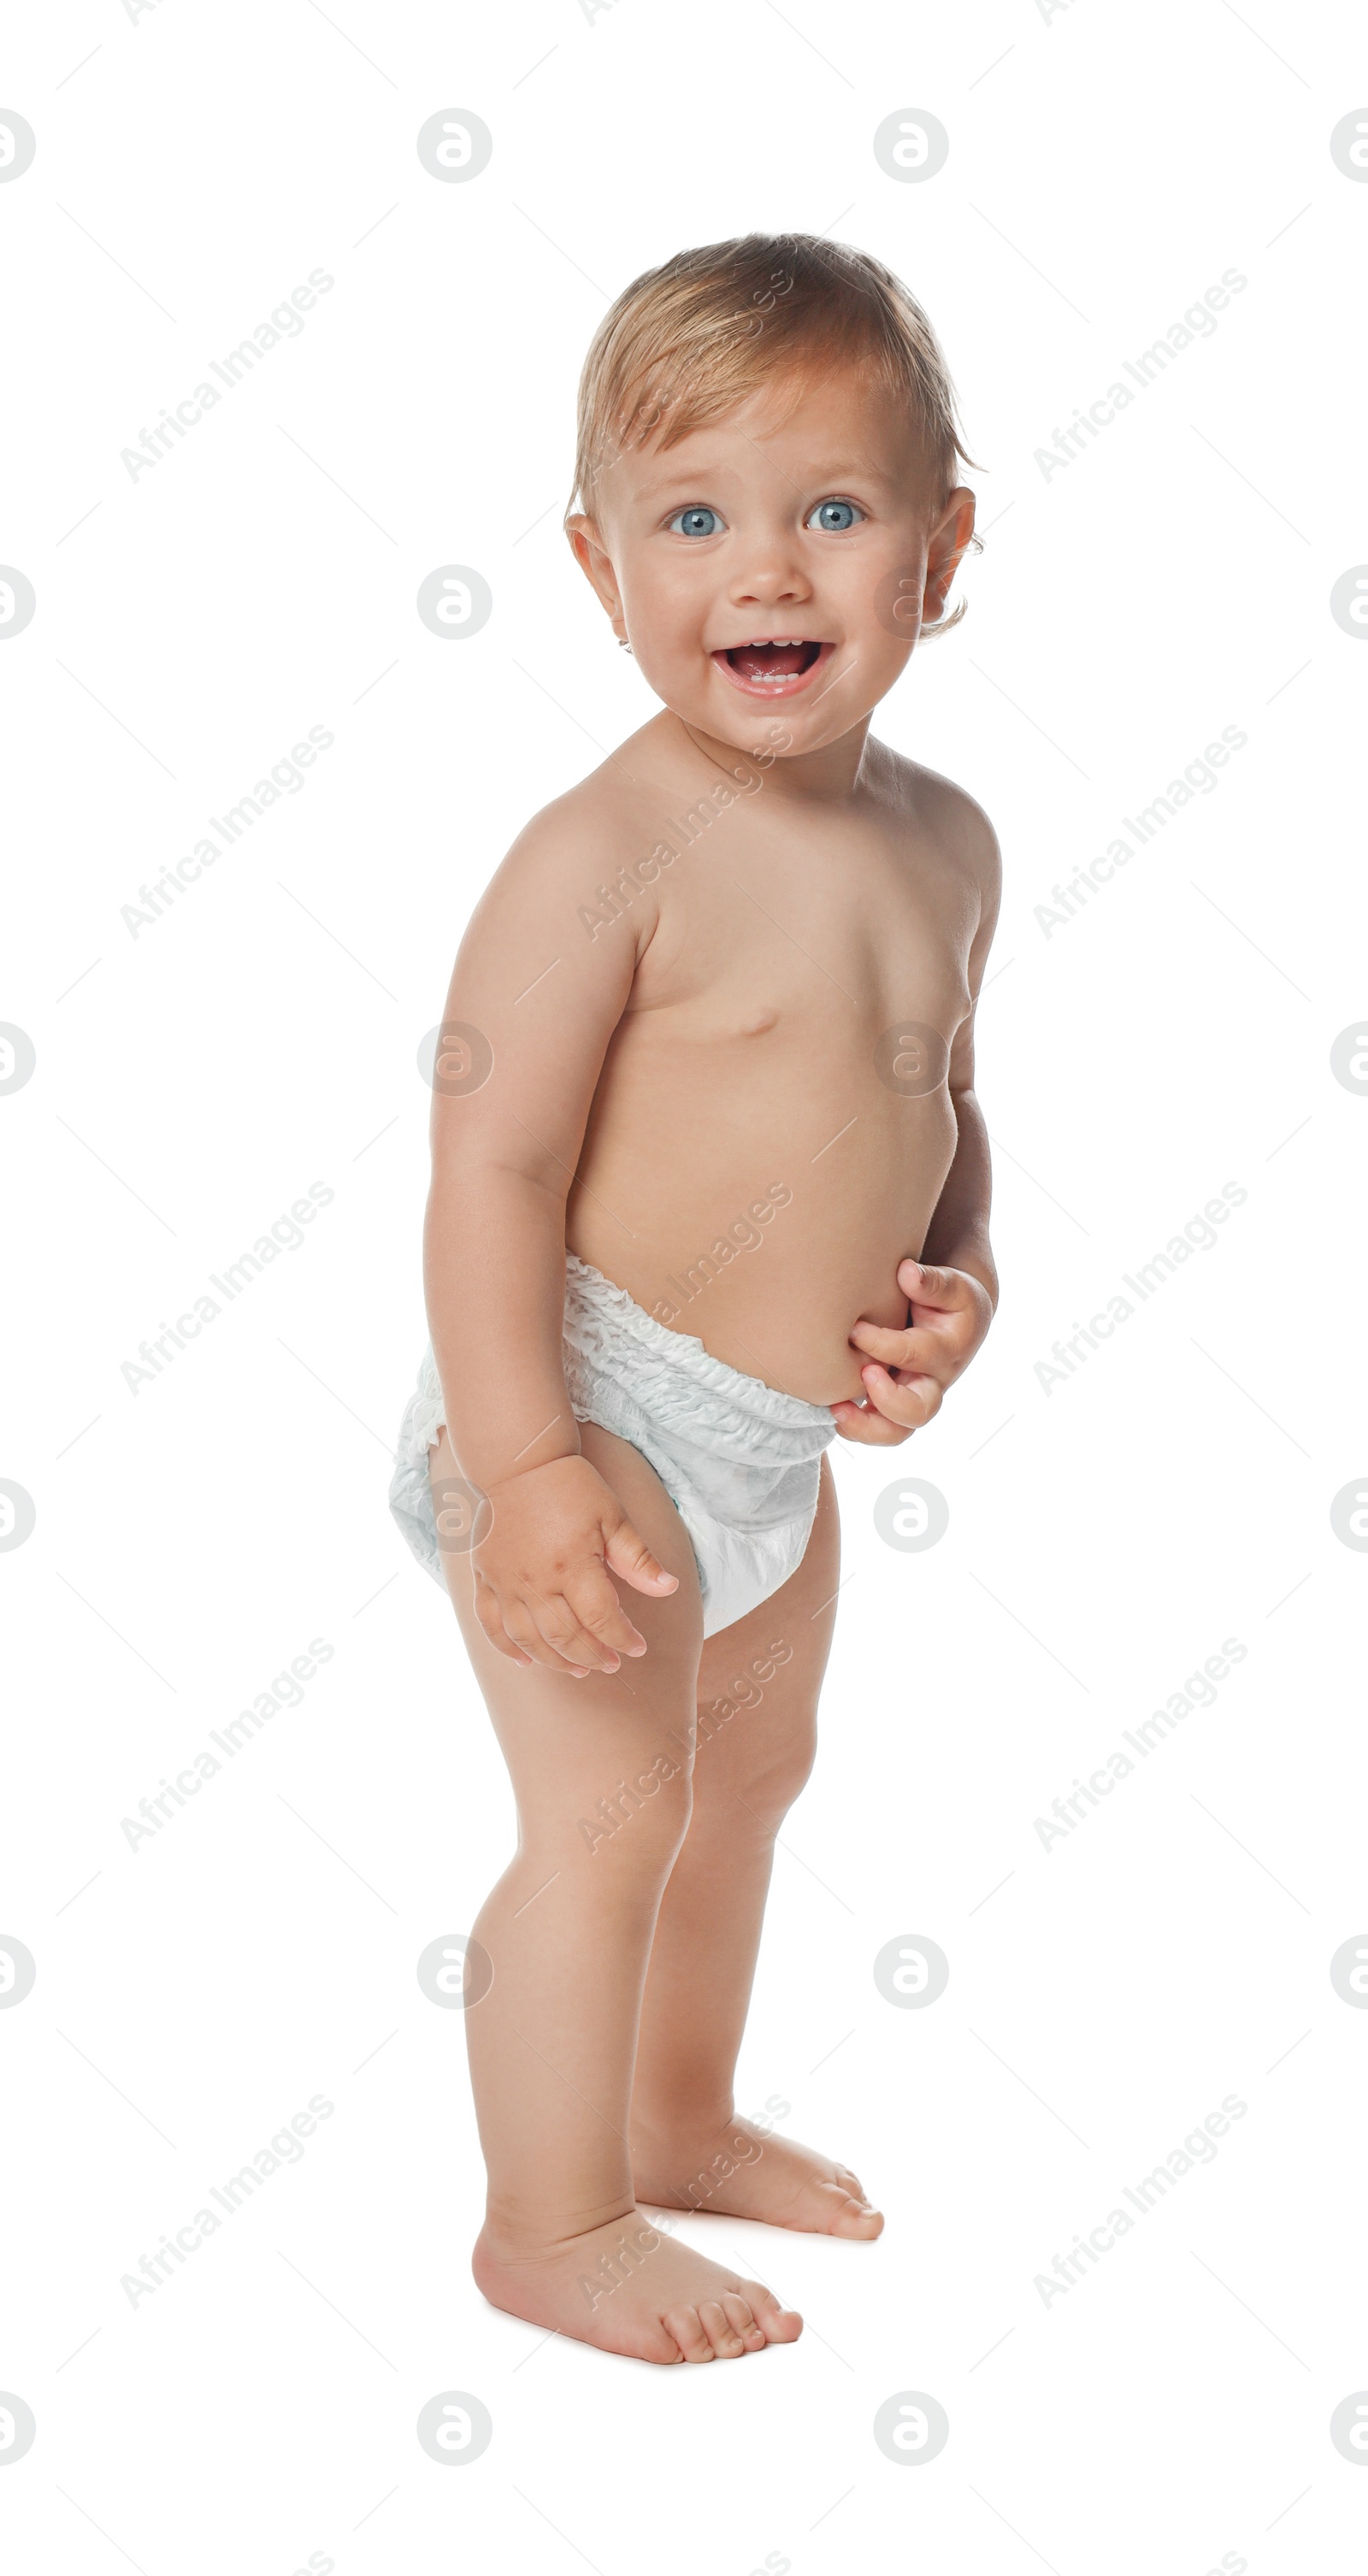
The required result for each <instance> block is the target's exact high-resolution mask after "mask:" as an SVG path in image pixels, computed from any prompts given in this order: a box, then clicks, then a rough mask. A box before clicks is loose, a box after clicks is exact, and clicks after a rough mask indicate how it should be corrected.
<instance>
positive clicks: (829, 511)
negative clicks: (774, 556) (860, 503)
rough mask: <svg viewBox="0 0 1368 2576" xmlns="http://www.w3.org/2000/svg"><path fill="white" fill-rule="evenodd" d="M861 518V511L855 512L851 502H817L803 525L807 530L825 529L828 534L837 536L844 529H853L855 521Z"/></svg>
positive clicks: (862, 514) (862, 513)
mask: <svg viewBox="0 0 1368 2576" xmlns="http://www.w3.org/2000/svg"><path fill="white" fill-rule="evenodd" d="M863 517H864V512H863V510H857V509H856V507H855V504H854V502H853V501H819V502H818V504H817V507H816V509H815V510H814V511H813V512H812V514H811V516H810V517H809V518H808V519H806V520H805V521H804V525H805V526H806V527H809V528H825V529H827V530H828V532H829V533H830V534H832V535H835V536H839V535H840V534H841V532H842V531H843V530H844V529H846V528H853V527H854V525H855V522H856V520H857V519H862V518H863Z"/></svg>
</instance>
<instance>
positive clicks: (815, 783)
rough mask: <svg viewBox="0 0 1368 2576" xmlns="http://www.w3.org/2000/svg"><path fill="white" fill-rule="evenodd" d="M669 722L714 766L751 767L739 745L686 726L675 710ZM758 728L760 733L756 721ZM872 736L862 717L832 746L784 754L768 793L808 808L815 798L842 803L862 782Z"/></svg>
mask: <svg viewBox="0 0 1368 2576" xmlns="http://www.w3.org/2000/svg"><path fill="white" fill-rule="evenodd" d="M671 721H672V722H673V723H674V724H675V725H677V726H678V728H679V732H680V735H681V736H682V737H683V738H684V739H685V740H687V741H688V742H690V743H692V745H693V747H694V749H695V751H699V752H701V753H702V754H703V757H704V759H705V760H708V761H711V762H713V763H714V765H715V766H716V767H717V768H719V769H722V770H725V771H729V772H730V771H733V770H735V769H736V768H738V767H739V765H740V764H741V763H742V762H743V761H746V762H747V764H748V765H753V764H752V763H751V762H750V759H749V755H748V754H747V753H746V752H744V751H742V750H740V749H738V747H737V745H736V744H735V743H732V742H722V741H720V740H719V739H718V738H717V737H716V736H715V735H713V734H708V733H704V732H702V731H701V730H700V729H699V728H698V727H697V726H695V725H690V724H686V723H685V722H684V719H683V717H682V716H677V715H674V714H673V711H672V712H671ZM756 730H757V732H758V731H759V724H758V722H757V727H756ZM868 733H869V717H868V716H867V715H866V716H861V718H860V721H859V723H858V724H855V725H852V726H851V728H850V731H849V732H848V733H843V734H841V735H839V736H838V737H837V739H836V740H835V741H834V742H826V743H822V744H820V745H819V746H818V748H817V749H816V750H815V751H801V752H781V753H780V754H779V755H778V757H777V758H776V759H775V761H774V762H773V764H772V766H771V767H769V768H768V769H766V770H765V772H764V779H765V793H766V795H772V796H775V797H778V798H780V799H782V798H784V797H789V796H791V797H793V798H794V799H795V801H798V802H801V803H804V804H807V803H811V802H812V801H813V800H814V799H817V800H821V799H827V800H829V801H831V802H833V803H839V802H841V801H842V800H843V799H845V798H848V797H850V796H853V795H854V793H855V790H856V788H857V786H858V785H859V784H860V772H861V769H862V766H863V763H864V756H865V742H866V739H867V737H868Z"/></svg>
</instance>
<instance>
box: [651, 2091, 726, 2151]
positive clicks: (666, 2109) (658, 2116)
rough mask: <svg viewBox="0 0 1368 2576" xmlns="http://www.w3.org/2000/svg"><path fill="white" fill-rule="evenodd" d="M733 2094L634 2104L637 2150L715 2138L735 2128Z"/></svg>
mask: <svg viewBox="0 0 1368 2576" xmlns="http://www.w3.org/2000/svg"><path fill="white" fill-rule="evenodd" d="M736 2121H737V2113H736V2107H735V2104H734V2102H733V2100H732V2097H731V2095H730V2094H725V2093H724V2094H722V2095H720V2096H718V2095H708V2094H698V2093H695V2094H691V2095H689V2096H688V2097H687V2098H686V2099H681V2098H679V2097H678V2096H676V2097H672V2098H671V2100H669V2101H668V2102H651V2103H649V2104H646V2105H642V2106H638V2104H637V2103H635V2102H634V2103H633V2104H632V2116H631V2120H630V2122H629V2124H628V2125H629V2127H630V2130H631V2134H632V2143H633V2145H634V2146H655V2145H671V2144H674V2143H675V2142H676V2141H678V2140H681V2139H686V2138H698V2139H706V2138H716V2137H719V2136H721V2135H723V2134H724V2132H725V2131H726V2130H728V2129H730V2128H734V2127H735V2126H736Z"/></svg>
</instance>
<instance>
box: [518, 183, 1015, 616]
mask: <svg viewBox="0 0 1368 2576" xmlns="http://www.w3.org/2000/svg"><path fill="white" fill-rule="evenodd" d="M804 363H806V364H808V365H812V364H814V363H815V364H816V365H817V366H818V367H821V368H829V369H832V370H843V369H845V368H859V369H862V370H864V372H865V373H866V375H867V376H868V377H869V378H870V379H871V380H872V382H873V383H874V384H875V385H877V386H881V387H883V388H884V389H885V390H886V391H888V392H890V393H891V394H893V396H894V397H895V399H896V400H898V401H900V402H902V403H905V404H906V406H907V408H908V410H909V412H910V413H911V416H912V419H913V421H914V423H915V426H916V430H917V434H918V436H919V438H920V440H921V444H922V446H923V449H924V451H925V454H926V457H927V460H928V462H929V464H930V467H931V471H932V475H933V478H934V481H935V485H936V490H935V495H934V498H935V500H936V502H938V503H939V502H942V501H944V500H945V499H947V498H948V496H949V494H950V492H951V491H952V490H953V489H954V487H955V485H956V483H957V482H958V480H959V471H958V469H959V465H960V462H961V460H962V461H963V462H964V463H965V464H966V465H972V464H973V462H974V460H973V458H972V457H971V456H970V454H969V451H968V449H967V448H966V447H965V445H964V441H963V438H962V436H961V433H960V426H959V421H958V417H957V410H956V398H955V389H954V385H953V384H952V382H951V378H950V371H949V369H948V367H947V366H946V363H945V358H944V355H943V353H942V350H941V346H940V343H939V341H938V340H937V338H936V335H935V332H934V331H933V330H932V328H931V324H930V323H929V321H928V320H927V317H926V315H925V313H924V312H923V311H922V308H921V306H920V305H919V304H918V302H917V301H916V298H915V296H913V295H911V294H910V293H909V292H908V289H907V288H906V287H905V286H904V285H903V283H902V280H901V279H900V278H898V277H895V276H894V274H893V271H892V270H891V269H889V268H885V267H884V264H883V262H882V260H878V259H874V258H872V257H871V255H870V253H869V252H868V251H862V250H855V249H852V248H851V247H850V246H849V244H847V243H844V242H828V241H823V240H822V239H821V238H820V237H819V236H818V235H817V234H815V233H747V234H745V235H743V236H742V237H741V238H739V239H738V240H736V241H725V242H709V243H707V244H705V245H704V246H703V247H702V248H701V249H699V250H685V251H679V252H678V253H677V254H676V256H675V257H674V258H673V259H668V260H666V261H665V263H664V265H663V266H662V267H660V268H652V269H647V270H646V272H645V274H644V275H643V276H641V277H638V278H634V279H633V281H632V284H631V285H630V286H628V287H625V288H624V289H623V292H622V294H621V295H619V297H618V299H617V302H616V303H615V304H614V305H613V306H612V307H611V309H610V311H609V312H608V313H606V314H605V316H604V318H603V320H602V322H601V323H600V324H599V327H598V330H597V331H596V332H595V334H594V338H593V341H592V343H591V345H590V349H589V354H588V356H587V358H586V359H585V362H584V371H583V373H582V375H581V377H580V387H579V417H578V437H577V441H576V450H575V490H574V493H573V495H572V497H571V502H570V507H569V509H568V510H567V512H566V518H567V521H568V520H569V519H570V518H571V517H572V516H573V515H574V514H575V513H576V512H577V511H584V512H586V513H587V512H589V511H590V510H591V509H592V503H593V495H594V491H595V487H596V485H597V484H598V481H599V478H600V477H601V475H602V474H603V473H604V471H605V470H606V469H607V467H609V466H610V465H612V464H613V463H614V462H615V460H616V459H617V458H618V457H619V456H622V455H624V454H625V453H627V452H629V451H630V450H632V449H634V448H639V447H644V446H646V445H647V444H648V443H651V442H654V443H655V444H656V445H657V446H659V447H661V448H669V447H673V446H675V445H677V443H678V441H679V440H680V439H682V438H687V437H688V436H689V435H690V433H691V431H693V430H695V429H701V428H702V427H703V426H704V425H705V423H707V422H708V421H713V420H719V419H721V418H723V417H724V415H725V414H726V413H728V412H730V411H734V410H735V409H736V407H737V405H738V404H739V403H742V402H744V401H745V400H746V399H747V397H748V396H749V395H751V394H753V393H755V392H756V391H757V390H758V389H759V387H760V386H762V385H764V384H766V383H769V382H777V381H780V380H782V379H783V378H784V377H785V376H791V375H793V374H795V373H796V372H797V370H798V368H799V366H800V365H801V364H804ZM978 542H979V541H978V539H977V538H975V539H974V540H973V544H974V546H975V548H977V547H978ZM963 614H964V608H963V603H962V602H961V604H960V606H959V607H958V608H956V610H955V611H954V614H953V616H951V617H946V618H942V619H940V620H939V621H938V622H937V624H936V625H935V626H934V627H927V628H924V629H923V633H924V634H928V635H929V634H940V633H943V632H944V631H945V629H946V628H947V627H949V626H952V625H954V624H956V623H957V622H958V620H959V618H960V617H962V616H963Z"/></svg>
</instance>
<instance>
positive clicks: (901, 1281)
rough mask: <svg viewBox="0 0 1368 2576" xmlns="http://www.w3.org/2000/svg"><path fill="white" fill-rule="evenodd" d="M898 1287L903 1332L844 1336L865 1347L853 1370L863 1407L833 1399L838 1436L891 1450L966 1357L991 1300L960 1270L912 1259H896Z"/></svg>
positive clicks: (860, 1329) (983, 1327) (874, 1327)
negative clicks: (905, 1320) (907, 1316)
mask: <svg viewBox="0 0 1368 2576" xmlns="http://www.w3.org/2000/svg"><path fill="white" fill-rule="evenodd" d="M898 1286H899V1287H900V1288H901V1290H902V1292H903V1294H904V1296H905V1297H906V1299H907V1301H908V1304H909V1305H910V1307H911V1309H912V1323H911V1326H910V1328H909V1330H908V1331H906V1332H902V1333H898V1332H891V1331H888V1330H887V1329H886V1328H885V1327H884V1326H883V1325H882V1324H867V1323H865V1322H864V1320H863V1319H861V1321H860V1322H859V1323H858V1324H856V1325H855V1327H854V1329H853V1331H852V1332H851V1334H850V1342H851V1346H852V1348H853V1349H855V1350H857V1351H868V1352H869V1353H870V1357H869V1359H868V1360H867V1361H866V1362H865V1365H864V1367H863V1368H862V1369H861V1371H860V1375H861V1377H862V1378H863V1379H864V1382H865V1385H866V1387H867V1389H868V1391H869V1392H868V1403H867V1405H860V1404H854V1403H851V1402H844V1403H841V1404H833V1406H832V1408H831V1410H832V1412H833V1414H834V1415H835V1417H836V1428H837V1430H838V1431H839V1432H840V1434H841V1437H842V1439H843V1440H864V1441H868V1442H870V1443H872V1444H873V1445H874V1446H876V1447H882V1448H894V1447H896V1446H897V1444H898V1443H899V1442H900V1441H903V1440H906V1439H908V1438H909V1437H910V1435H911V1434H912V1432H914V1431H920V1430H922V1429H923V1428H924V1426H925V1425H926V1424H927V1423H928V1422H929V1421H930V1420H931V1418H932V1416H933V1415H934V1414H937V1413H939V1411H940V1405H941V1397H942V1396H943V1395H944V1393H945V1390H946V1388H947V1387H948V1386H951V1385H953V1383H954V1381H955V1379H956V1378H957V1377H958V1376H959V1375H960V1373H961V1371H962V1370H963V1369H966V1368H967V1367H968V1365H969V1362H970V1361H971V1359H972V1358H973V1356H974V1353H975V1351H976V1350H977V1349H978V1347H979V1344H980V1343H981V1342H982V1340H983V1338H984V1335H985V1334H986V1332H987V1330H988V1327H989V1325H990V1324H991V1322H992V1320H993V1301H992V1299H991V1297H990V1296H989V1294H988V1291H987V1289H986V1288H985V1287H984V1286H983V1285H982V1283H981V1281H979V1280H977V1279H974V1278H971V1276H970V1274H969V1272H968V1271H967V1270H934V1269H930V1268H928V1267H927V1266H926V1265H925V1264H924V1263H922V1262H920V1261H902V1262H899V1264H898Z"/></svg>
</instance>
